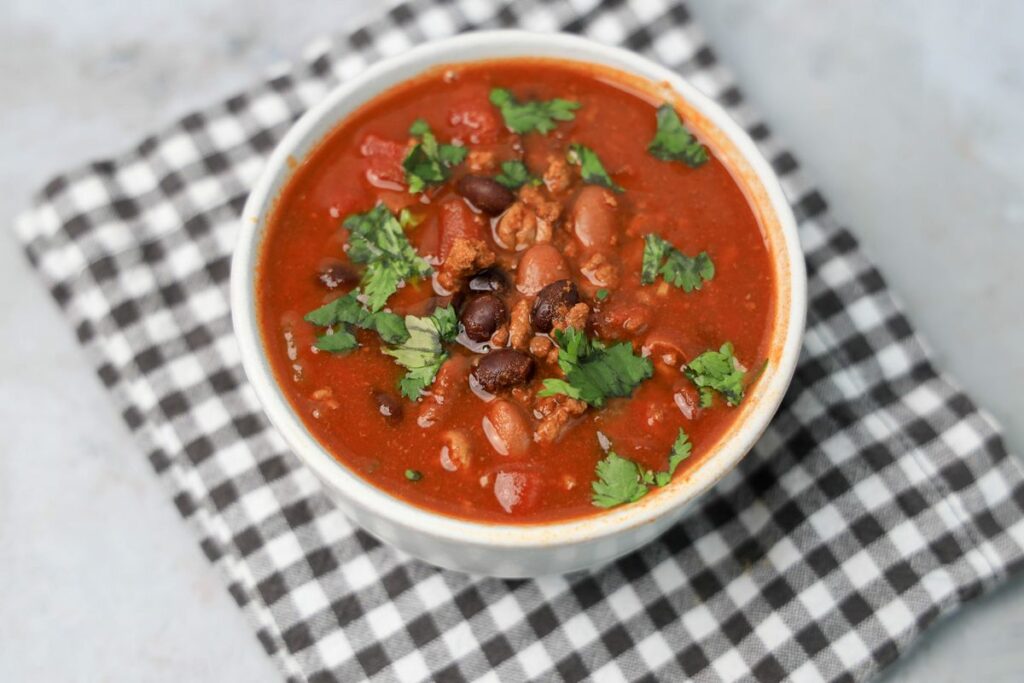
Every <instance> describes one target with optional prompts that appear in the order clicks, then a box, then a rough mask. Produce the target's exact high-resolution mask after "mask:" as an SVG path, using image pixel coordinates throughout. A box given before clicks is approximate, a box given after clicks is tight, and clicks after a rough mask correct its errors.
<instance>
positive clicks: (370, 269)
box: [344, 204, 431, 311]
mask: <svg viewBox="0 0 1024 683" xmlns="http://www.w3.org/2000/svg"><path fill="white" fill-rule="evenodd" d="M344 225H345V228H346V229H347V230H348V231H349V237H348V257H349V259H351V260H352V261H353V262H355V263H365V264H367V268H366V272H365V273H364V274H363V279H362V285H363V290H364V292H365V293H366V297H367V304H368V305H369V307H370V310H372V311H379V310H380V309H382V308H383V307H384V304H385V303H387V300H388V297H390V296H391V295H392V294H394V293H395V292H396V291H397V290H398V286H399V284H401V283H402V282H404V281H405V280H408V279H411V278H415V277H426V276H427V275H429V274H430V272H431V269H430V264H429V263H427V262H426V261H425V260H424V259H423V258H422V257H421V256H420V255H419V254H417V253H416V250H415V249H413V247H412V244H410V243H409V239H408V238H407V237H406V236H405V232H404V231H403V230H402V225H401V223H399V221H398V219H397V218H395V217H394V216H393V215H392V214H391V212H390V211H388V208H387V207H386V206H384V205H383V204H378V205H377V206H375V207H373V208H372V209H370V210H369V211H367V212H365V213H357V214H353V215H351V216H349V217H348V218H346V219H345V223H344Z"/></svg>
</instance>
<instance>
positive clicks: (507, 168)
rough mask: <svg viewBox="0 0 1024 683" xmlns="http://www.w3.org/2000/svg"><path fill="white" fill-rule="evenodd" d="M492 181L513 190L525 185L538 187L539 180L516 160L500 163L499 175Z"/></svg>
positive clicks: (524, 165)
mask: <svg viewBox="0 0 1024 683" xmlns="http://www.w3.org/2000/svg"><path fill="white" fill-rule="evenodd" d="M494 179H495V180H496V181H498V182H499V183H501V184H502V185H504V186H505V187H507V188H508V189H510V190H515V189H518V188H520V187H522V186H523V185H526V184H527V183H529V184H531V185H540V182H541V181H540V178H538V177H536V176H534V175H533V174H531V173H530V169H528V168H526V164H524V163H523V162H522V161H519V160H518V159H512V160H510V161H503V162H501V173H499V174H498V175H496V176H494Z"/></svg>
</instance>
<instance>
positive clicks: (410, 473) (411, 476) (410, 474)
mask: <svg viewBox="0 0 1024 683" xmlns="http://www.w3.org/2000/svg"><path fill="white" fill-rule="evenodd" d="M405 478H406V479H408V480H409V481H419V480H420V479H422V478H423V473H422V472H420V471H419V470H406V471H405Z"/></svg>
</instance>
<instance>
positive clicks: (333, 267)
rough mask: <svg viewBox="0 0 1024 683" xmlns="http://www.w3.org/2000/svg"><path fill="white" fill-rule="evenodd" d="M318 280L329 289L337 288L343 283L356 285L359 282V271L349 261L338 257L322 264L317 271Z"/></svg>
mask: <svg viewBox="0 0 1024 683" xmlns="http://www.w3.org/2000/svg"><path fill="white" fill-rule="evenodd" d="M316 279H317V281H318V282H319V283H320V284H321V285H323V286H324V287H326V288H327V289H337V288H338V287H341V286H343V285H354V284H356V283H358V282H359V280H360V276H359V271H357V270H356V269H355V268H353V267H352V266H350V265H349V264H347V263H343V262H341V261H339V260H337V259H327V260H325V261H324V262H323V263H322V264H320V269H319V270H317V272H316Z"/></svg>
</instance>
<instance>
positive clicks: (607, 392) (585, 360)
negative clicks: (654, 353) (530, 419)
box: [537, 327, 654, 408]
mask: <svg viewBox="0 0 1024 683" xmlns="http://www.w3.org/2000/svg"><path fill="white" fill-rule="evenodd" d="M552 336H553V337H554V338H555V341H556V342H557V343H558V346H559V349H560V350H559V352H558V366H559V367H560V368H561V369H562V372H563V373H565V379H564V380H562V379H556V378H548V379H545V380H544V388H543V389H542V390H541V391H540V392H539V393H538V394H537V395H538V396H553V395H555V394H565V395H567V396H569V397H571V398H575V399H579V400H581V401H585V402H586V403H588V404H590V405H592V406H594V407H595V408H600V407H601V406H603V405H604V402H605V399H607V398H610V397H616V396H618V397H623V396H629V395H631V394H632V393H633V390H634V389H635V388H636V387H637V386H638V385H639V384H640V382H642V381H644V380H645V379H649V378H650V377H651V376H652V375H653V374H654V366H653V365H652V363H651V361H650V360H649V359H647V358H642V357H640V356H636V355H634V354H633V346H632V345H631V344H629V343H627V342H622V343H619V344H614V345H613V346H611V347H605V345H604V344H602V343H601V342H600V341H597V340H590V339H589V338H587V336H586V335H585V334H584V333H583V332H581V331H580V330H577V329H576V328H574V327H570V328H567V329H565V330H555V331H554V333H553V335H552Z"/></svg>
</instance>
